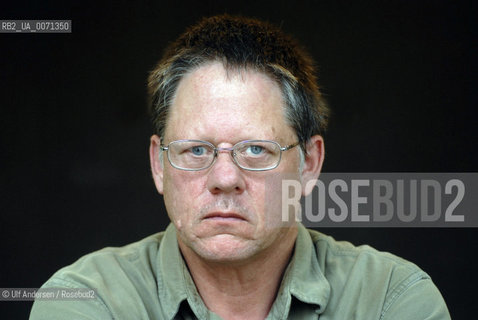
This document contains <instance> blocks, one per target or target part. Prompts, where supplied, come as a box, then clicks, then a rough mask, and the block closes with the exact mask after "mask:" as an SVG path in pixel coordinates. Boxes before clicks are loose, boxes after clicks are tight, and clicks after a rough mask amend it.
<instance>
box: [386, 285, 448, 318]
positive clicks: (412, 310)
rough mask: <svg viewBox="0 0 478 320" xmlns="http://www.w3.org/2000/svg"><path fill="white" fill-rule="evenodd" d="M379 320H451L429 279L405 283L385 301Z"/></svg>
mask: <svg viewBox="0 0 478 320" xmlns="http://www.w3.org/2000/svg"><path fill="white" fill-rule="evenodd" d="M380 319H381V320H392V319H393V320H400V319H403V320H425V319H426V320H451V317H450V313H449V312H448V309H447V306H446V304H445V301H444V299H443V297H442V295H441V294H440V291H438V288H437V287H436V286H435V284H434V283H433V282H432V280H431V279H430V278H422V279H418V280H416V281H414V282H410V283H407V284H406V285H403V286H401V287H400V288H398V289H397V290H396V291H395V292H393V293H392V294H391V295H390V297H389V298H388V299H387V302H386V304H385V305H384V309H383V311H382V315H381V317H380Z"/></svg>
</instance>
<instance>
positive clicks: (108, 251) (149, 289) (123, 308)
mask: <svg viewBox="0 0 478 320" xmlns="http://www.w3.org/2000/svg"><path fill="white" fill-rule="evenodd" d="M163 236H164V232H160V233H156V234H154V235H151V236H149V237H147V238H144V239H142V240H140V241H138V242H135V243H131V244H128V245H125V246H123V247H107V248H104V249H101V250H99V251H95V252H92V253H89V254H87V255H85V256H83V257H81V258H80V259H78V260H77V261H76V262H74V263H73V264H71V265H69V266H66V267H64V268H62V269H60V270H58V271H57V272H56V273H55V274H54V275H53V276H52V277H51V278H50V279H49V280H48V281H47V282H46V283H45V284H44V285H43V288H62V289H68V288H70V289H78V288H85V289H92V290H94V291H95V294H94V299H91V300H78V301H66V302H65V301H35V303H34V306H33V309H32V313H31V319H44V318H45V319H46V318H50V319H57V318H58V319H59V318H62V316H61V315H65V314H69V315H77V314H80V313H81V314H82V315H83V316H84V318H88V317H87V316H86V315H91V317H92V318H95V319H96V318H98V315H102V318H104V319H111V318H113V319H118V318H125V316H126V315H131V316H132V317H137V316H138V315H141V317H144V318H147V317H149V316H150V315H151V314H156V313H155V312H157V311H155V309H157V302H156V301H153V300H154V297H155V296H157V286H156V268H157V257H158V251H159V248H160V244H161V241H162V239H163ZM145 304H147V306H144V305H145ZM142 306H143V307H142ZM53 315H55V316H53ZM88 319H89V318H88Z"/></svg>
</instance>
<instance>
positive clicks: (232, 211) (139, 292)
mask: <svg viewBox="0 0 478 320" xmlns="http://www.w3.org/2000/svg"><path fill="white" fill-rule="evenodd" d="M149 89H150V95H151V100H152V107H153V121H154V125H155V130H156V134H155V135H153V136H152V137H151V146H150V158H151V167H152V174H153V179H154V182H155V184H156V187H157V189H158V191H159V193H160V194H162V195H163V196H164V201H165V205H166V209H167V211H168V215H169V217H170V219H171V222H172V223H171V225H170V226H169V227H168V228H167V230H166V231H164V232H161V233H159V234H156V235H153V236H151V237H148V238H146V239H144V240H142V241H140V242H137V243H134V244H131V245H128V246H125V247H123V248H106V249H103V250H101V251H98V252H95V253H92V254H90V255H87V256H85V257H83V258H81V259H80V260H78V261H77V262H76V263H74V264H73V265H71V266H69V267H66V268H64V269H62V270H60V271H58V272H57V273H56V274H55V275H54V276H53V277H52V278H51V279H50V280H49V281H48V282H47V283H46V284H45V285H44V287H45V288H48V287H52V288H53V287H62V288H64V287H66V288H92V289H95V290H96V295H95V299H90V300H87V299H83V300H77V301H47V300H44V301H36V302H35V304H34V306H33V309H32V313H31V319H64V318H71V319H318V318H320V319H341V320H343V319H366V320H370V319H407V320H410V319H449V318H450V316H449V314H448V311H447V308H446V305H445V303H444V301H443V299H442V297H441V295H440V293H439V291H438V290H437V288H436V287H435V285H434V284H433V282H432V281H431V279H430V277H429V276H428V275H427V274H426V273H424V272H423V271H421V270H420V269H419V268H418V267H417V266H415V265H414V264H412V263H409V262H407V261H404V260H402V259H400V258H398V257H395V256H393V255H391V254H387V253H381V252H377V251H376V250H374V249H372V248H370V247H359V248H357V247H353V246H352V245H351V244H349V243H342V242H336V241H334V240H333V239H332V238H330V237H327V236H325V235H323V234H321V233H318V232H316V231H311V230H307V229H305V228H304V226H302V225H301V224H298V223H295V222H290V221H292V219H285V220H287V221H283V218H282V211H281V203H282V202H281V195H282V193H281V190H280V186H281V183H280V181H281V179H283V178H285V177H287V178H289V179H290V178H294V179H296V180H298V181H300V182H301V184H302V185H303V186H305V185H307V182H309V181H312V180H314V179H317V177H318V176H319V173H320V169H321V166H322V162H323V160H324V142H323V139H322V137H321V133H322V132H323V131H324V129H325V126H326V123H327V118H328V111H327V110H328V109H327V107H326V105H325V103H324V101H323V99H322V97H321V94H320V92H319V89H318V87H317V84H316V79H315V71H314V68H313V64H312V60H311V59H310V58H309V56H308V55H307V54H306V53H305V52H304V50H303V49H302V48H301V47H300V46H299V45H298V44H297V43H296V42H295V41H294V40H293V39H292V38H290V37H288V36H286V35H284V34H283V33H282V32H281V31H280V30H279V29H277V28H275V27H273V26H271V25H269V24H266V23H263V22H260V21H257V20H251V19H245V18H239V17H231V16H227V15H224V16H217V17H212V18H208V19H203V20H202V21H201V22H200V23H199V24H197V25H196V26H194V27H192V28H190V29H189V30H188V31H186V33H184V34H183V35H182V36H181V37H180V38H179V39H178V40H177V41H176V42H174V43H173V44H172V45H171V46H170V47H169V49H168V50H167V51H166V52H165V54H164V56H163V58H162V60H161V61H160V62H159V64H158V65H157V67H156V68H155V69H154V71H153V72H152V73H151V75H150V78H149ZM309 192H310V190H306V189H305V188H303V190H302V193H303V194H304V195H306V194H308V193H309ZM293 214H294V213H291V215H293Z"/></svg>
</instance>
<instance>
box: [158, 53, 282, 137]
mask: <svg viewBox="0 0 478 320" xmlns="http://www.w3.org/2000/svg"><path fill="white" fill-rule="evenodd" d="M228 124H230V125H228ZM285 124H286V120H285V116H284V101H283V98H282V92H281V90H280V88H279V86H278V85H277V83H276V82H275V81H273V80H272V79H271V78H270V77H269V76H268V75H266V74H265V73H262V72H259V71H256V70H253V69H250V70H241V71H239V70H237V69H234V70H232V69H229V70H228V69H226V68H225V67H224V66H223V65H222V63H219V62H216V63H210V64H207V65H204V66H202V67H199V68H196V69H195V70H194V71H193V72H191V73H189V74H188V75H187V76H185V77H184V78H183V79H182V80H181V82H180V84H179V86H178V89H177V92H176V96H175V98H174V100H173V103H172V106H171V110H170V114H169V118H168V124H167V129H166V135H168V136H171V135H173V136H178V137H175V138H186V137H184V136H182V135H184V134H186V133H187V134H190V135H194V136H193V137H191V136H190V137H187V138H198V136H202V137H204V136H206V134H205V133H204V132H205V131H207V132H208V133H209V134H210V133H211V132H213V131H214V130H211V127H213V126H217V127H218V128H219V129H218V131H219V132H218V133H220V132H221V130H224V129H223V128H226V129H231V128H230V127H233V126H235V127H237V128H240V129H241V130H236V135H241V136H244V137H248V133H250V134H255V135H263V136H261V137H257V136H254V137H252V138H256V139H257V138H268V139H273V138H275V137H276V136H277V134H276V132H277V131H280V130H281V129H284V126H285ZM192 126H194V128H191V127H192ZM231 130H232V129H231ZM252 130H254V132H252ZM180 131H183V132H182V133H180ZM239 131H241V132H240V133H239ZM179 136H180V137H179ZM248 138H251V137H248Z"/></svg>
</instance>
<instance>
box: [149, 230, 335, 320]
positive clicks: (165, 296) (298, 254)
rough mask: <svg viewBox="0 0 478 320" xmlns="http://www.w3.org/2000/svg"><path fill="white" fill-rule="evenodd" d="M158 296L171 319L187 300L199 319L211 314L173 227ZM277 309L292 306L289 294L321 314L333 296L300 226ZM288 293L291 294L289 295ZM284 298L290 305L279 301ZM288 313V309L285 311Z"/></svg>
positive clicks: (161, 260)
mask: <svg viewBox="0 0 478 320" xmlns="http://www.w3.org/2000/svg"><path fill="white" fill-rule="evenodd" d="M157 264H158V269H157V270H158V274H157V281H158V296H159V302H160V304H161V305H162V308H163V310H164V311H165V313H166V316H167V318H168V319H173V318H174V317H175V316H176V314H177V313H178V311H179V308H180V305H181V303H182V302H183V301H184V300H188V303H189V306H190V307H191V309H192V311H193V312H194V313H195V314H196V316H197V317H198V318H199V319H205V318H206V315H207V313H208V311H207V308H206V306H205V305H204V302H203V301H202V300H201V298H200V296H199V293H198V292H197V289H196V286H195V285H194V282H193V280H192V278H191V275H190V274H189V271H188V269H187V266H186V264H185V262H184V260H183V258H182V256H181V253H180V251H179V246H178V241H177V238H176V228H175V227H174V226H173V225H172V224H170V225H169V226H168V228H167V229H166V231H165V233H164V236H163V239H162V241H161V244H160V247H159V254H158V260H157ZM279 291H280V292H279V294H278V297H277V300H276V302H275V303H274V306H273V307H272V308H273V309H274V307H277V304H279V305H282V306H285V305H288V306H290V295H292V296H294V297H295V298H296V299H298V300H300V301H301V302H304V303H308V304H313V305H316V311H317V312H318V313H321V312H322V311H323V310H324V309H325V306H326V304H327V301H328V299H329V295H330V285H329V283H328V281H327V280H326V279H325V276H324V274H323V273H322V271H321V269H320V267H319V262H318V260H317V253H316V249H315V246H314V245H313V242H312V239H311V236H310V234H309V232H308V231H307V229H306V228H305V227H304V226H303V225H302V224H298V234H297V239H296V243H295V249H294V255H293V257H292V259H291V261H290V263H289V266H288V267H287V269H286V272H285V275H284V278H283V280H282V284H281V289H280V290H279ZM287 293H288V294H287ZM281 297H285V298H286V299H287V300H288V302H286V303H285V301H278V300H281ZM283 311H284V312H286V310H283Z"/></svg>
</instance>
